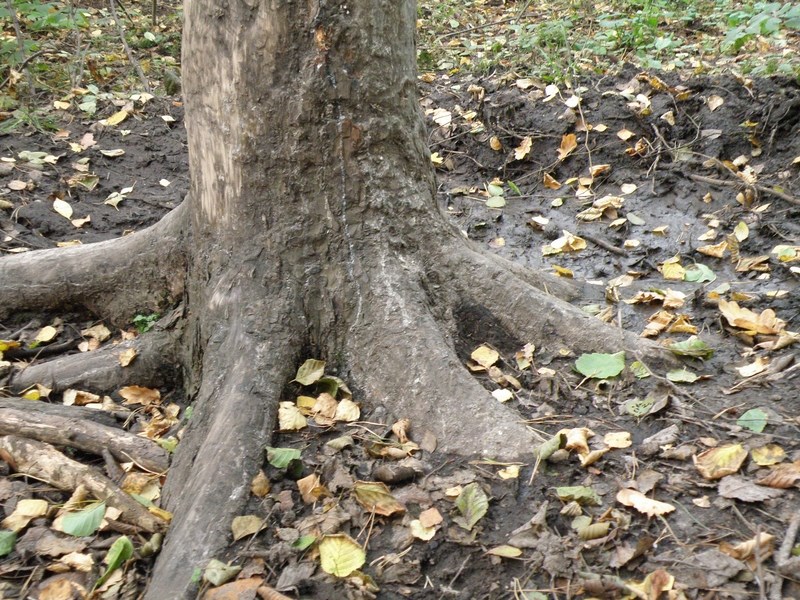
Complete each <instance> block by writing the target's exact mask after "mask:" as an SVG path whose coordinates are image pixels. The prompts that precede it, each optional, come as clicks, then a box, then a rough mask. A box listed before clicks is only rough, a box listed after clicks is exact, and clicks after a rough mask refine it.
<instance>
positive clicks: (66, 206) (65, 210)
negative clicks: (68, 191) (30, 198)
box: [53, 199, 72, 219]
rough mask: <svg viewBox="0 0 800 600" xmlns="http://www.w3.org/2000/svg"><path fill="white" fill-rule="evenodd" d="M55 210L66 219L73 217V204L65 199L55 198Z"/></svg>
mask: <svg viewBox="0 0 800 600" xmlns="http://www.w3.org/2000/svg"><path fill="white" fill-rule="evenodd" d="M53 210H54V211H56V212H57V213H58V214H60V215H61V216H62V217H64V218H65V219H71V218H72V206H71V205H70V203H69V202H66V201H65V200H61V199H57V200H53Z"/></svg>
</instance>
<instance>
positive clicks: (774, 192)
mask: <svg viewBox="0 0 800 600" xmlns="http://www.w3.org/2000/svg"><path fill="white" fill-rule="evenodd" d="M689 179H693V180H694V181H699V182H701V183H710V184H711V185H719V186H722V187H734V188H735V187H740V186H746V185H747V184H745V183H744V182H739V181H725V180H723V179H715V178H713V177H706V176H705V175H694V174H692V175H689ZM750 187H752V188H753V189H755V190H758V191H759V192H761V193H762V194H769V195H771V196H775V197H776V198H780V199H781V200H783V201H785V202H788V203H789V204H794V205H795V206H800V199H797V198H795V197H794V196H790V195H789V194H785V193H784V192H780V191H778V190H776V189H775V188H771V187H769V186H768V185H758V184H755V185H751V186H750Z"/></svg>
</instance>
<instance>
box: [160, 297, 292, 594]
mask: <svg viewBox="0 0 800 600" xmlns="http://www.w3.org/2000/svg"><path fill="white" fill-rule="evenodd" d="M276 320H277V319H276ZM245 329H246V327H244V325H243V323H242V321H241V314H240V313H239V312H238V311H236V312H234V314H233V315H231V318H230V320H229V321H228V322H227V324H226V327H225V328H223V329H222V331H223V332H224V337H223V338H222V339H221V340H217V341H216V342H215V341H214V338H216V337H217V336H212V343H211V344H210V345H209V348H208V349H207V351H206V353H205V356H204V360H203V378H202V385H201V387H200V389H199V392H198V399H197V402H196V403H195V410H194V413H193V415H192V419H191V421H190V424H189V427H188V428H187V430H186V432H185V434H184V436H183V439H182V441H181V443H180V444H179V446H178V450H177V452H176V455H175V461H174V464H173V466H172V469H171V470H170V475H169V477H168V478H167V485H166V487H165V489H164V499H165V502H166V507H167V508H168V509H169V510H171V511H172V512H173V513H174V521H173V524H172V527H171V529H170V531H169V533H168V535H167V538H166V543H165V544H164V547H163V549H162V551H161V555H160V556H159V559H158V561H157V562H156V567H155V571H154V573H153V578H152V580H151V584H150V587H149V588H148V590H147V594H146V596H145V597H146V598H147V599H149V600H163V599H164V598H171V599H176V600H177V599H179V598H185V597H190V596H192V590H193V589H194V587H195V584H194V583H192V575H193V573H194V571H195V569H197V568H202V567H204V566H205V565H206V564H207V563H208V560H209V559H211V558H213V557H214V556H216V555H217V553H219V552H220V551H221V550H223V549H224V548H225V546H226V545H227V543H228V541H229V537H230V525H231V521H232V519H233V517H234V516H236V515H237V514H240V513H241V509H242V507H243V506H244V504H245V502H246V501H247V499H248V497H249V495H250V482H251V480H252V477H253V475H254V474H255V473H256V471H257V469H258V468H259V466H260V465H261V464H262V462H263V460H264V447H265V446H266V445H268V443H269V441H270V439H271V436H272V431H273V428H274V427H275V422H276V416H277V409H278V403H277V400H278V399H279V398H280V393H281V390H282V388H283V386H284V385H285V384H286V382H287V381H288V380H289V379H291V377H292V375H293V373H294V370H295V369H296V359H297V356H296V355H295V353H296V352H297V351H298V349H297V348H289V349H287V348H285V342H286V339H287V338H286V337H285V336H286V335H287V334H286V332H285V331H283V332H281V331H280V330H279V329H280V328H277V329H275V330H273V331H271V332H270V334H271V335H273V336H274V340H275V341H259V340H257V339H256V338H254V337H253V336H252V335H251V334H249V333H247V332H246V331H245ZM298 345H299V344H298Z"/></svg>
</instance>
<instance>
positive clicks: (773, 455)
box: [750, 444, 786, 467]
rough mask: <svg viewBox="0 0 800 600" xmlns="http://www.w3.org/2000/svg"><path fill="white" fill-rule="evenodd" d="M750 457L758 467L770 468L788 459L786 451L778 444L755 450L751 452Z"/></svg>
mask: <svg viewBox="0 0 800 600" xmlns="http://www.w3.org/2000/svg"><path fill="white" fill-rule="evenodd" d="M750 456H751V458H752V459H753V462H754V463H756V464H757V465H758V466H760V467H768V466H770V465H776V464H778V463H779V462H781V461H783V460H784V459H785V458H786V450H784V449H783V448H781V447H780V446H778V445H777V444H767V445H766V446H760V447H758V448H753V449H752V450H751V451H750Z"/></svg>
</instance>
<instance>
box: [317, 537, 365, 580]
mask: <svg viewBox="0 0 800 600" xmlns="http://www.w3.org/2000/svg"><path fill="white" fill-rule="evenodd" d="M318 549H319V559H320V564H321V566H322V570H323V571H325V572H326V573H328V574H330V575H333V576H334V577H347V576H348V575H350V574H351V573H352V572H353V571H355V570H357V569H360V568H361V567H362V565H363V564H364V561H365V560H366V558H367V555H366V553H365V552H364V549H363V548H362V547H361V546H359V545H358V543H357V542H356V541H355V540H354V539H353V538H351V537H350V536H349V535H345V534H344V533H337V534H334V535H326V536H323V537H322V539H321V540H320V542H319V547H318Z"/></svg>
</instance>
